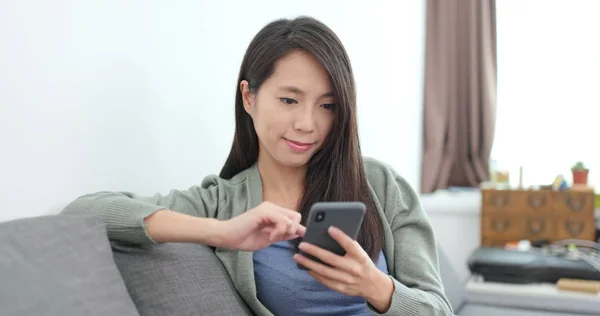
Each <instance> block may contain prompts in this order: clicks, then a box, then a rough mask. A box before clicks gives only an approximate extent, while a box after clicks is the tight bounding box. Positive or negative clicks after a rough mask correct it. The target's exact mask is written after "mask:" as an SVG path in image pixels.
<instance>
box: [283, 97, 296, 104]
mask: <svg viewBox="0 0 600 316" xmlns="http://www.w3.org/2000/svg"><path fill="white" fill-rule="evenodd" d="M279 101H281V103H283V104H287V105H291V104H296V103H298V101H296V100H294V99H290V98H279Z"/></svg>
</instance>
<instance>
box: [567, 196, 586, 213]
mask: <svg viewBox="0 0 600 316" xmlns="http://www.w3.org/2000/svg"><path fill="white" fill-rule="evenodd" d="M564 202H565V204H566V205H567V206H568V207H569V208H570V209H571V211H573V213H577V212H579V211H581V209H583V206H585V198H584V197H583V196H582V197H579V199H576V198H573V197H572V196H567V197H565V199H564Z"/></svg>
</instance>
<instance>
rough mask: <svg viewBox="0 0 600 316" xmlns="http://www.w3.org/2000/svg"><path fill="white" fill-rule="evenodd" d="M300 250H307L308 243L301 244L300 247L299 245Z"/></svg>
mask: <svg viewBox="0 0 600 316" xmlns="http://www.w3.org/2000/svg"><path fill="white" fill-rule="evenodd" d="M298 248H300V249H304V248H306V243H305V242H301V243H300V245H298Z"/></svg>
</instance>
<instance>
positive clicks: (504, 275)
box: [468, 247, 600, 284]
mask: <svg viewBox="0 0 600 316" xmlns="http://www.w3.org/2000/svg"><path fill="white" fill-rule="evenodd" d="M468 266H469V270H471V273H473V274H478V275H481V276H482V277H483V279H484V280H485V281H490V282H503V283H521V284H522V283H540V282H548V283H556V282H557V281H558V280H559V279H560V278H573V279H584V280H600V271H598V270H597V269H596V268H594V267H593V266H591V265H590V264H589V263H587V262H585V261H583V260H581V259H570V258H567V257H565V256H564V255H552V254H547V253H544V252H543V251H542V250H540V249H536V248H534V249H532V250H531V251H517V250H505V249H502V248H492V247H482V248H479V249H477V250H476V251H475V252H474V253H473V254H472V255H471V257H470V258H469V262H468Z"/></svg>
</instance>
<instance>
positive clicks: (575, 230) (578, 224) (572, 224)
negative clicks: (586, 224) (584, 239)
mask: <svg viewBox="0 0 600 316" xmlns="http://www.w3.org/2000/svg"><path fill="white" fill-rule="evenodd" d="M565 229H566V230H567V231H568V232H569V233H570V234H571V236H577V235H579V234H581V232H582V231H583V222H582V221H571V220H566V221H565Z"/></svg>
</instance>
